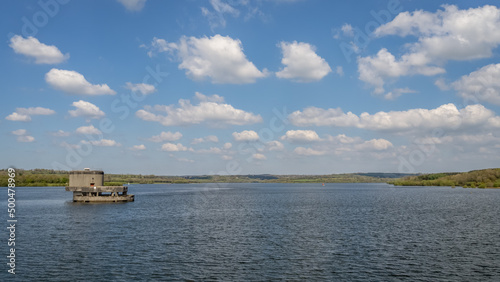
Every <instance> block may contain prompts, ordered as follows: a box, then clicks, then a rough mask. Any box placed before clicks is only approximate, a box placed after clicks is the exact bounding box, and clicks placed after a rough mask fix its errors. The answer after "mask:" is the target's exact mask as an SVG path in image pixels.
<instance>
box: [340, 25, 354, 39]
mask: <svg viewBox="0 0 500 282" xmlns="http://www.w3.org/2000/svg"><path fill="white" fill-rule="evenodd" d="M340 29H341V30H342V33H343V34H344V36H349V37H352V36H354V30H353V28H352V26H351V25H350V24H347V23H346V24H344V25H343V26H342V27H341V28H340Z"/></svg>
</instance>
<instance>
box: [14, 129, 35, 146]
mask: <svg viewBox="0 0 500 282" xmlns="http://www.w3.org/2000/svg"><path fill="white" fill-rule="evenodd" d="M12 134H14V135H16V136H17V141H18V142H26V143H29V142H33V141H35V138H34V137H33V136H29V135H28V132H27V131H26V129H18V130H14V131H12Z"/></svg>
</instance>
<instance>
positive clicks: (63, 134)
mask: <svg viewBox="0 0 500 282" xmlns="http://www.w3.org/2000/svg"><path fill="white" fill-rule="evenodd" d="M51 135H52V136H55V137H68V136H70V135H71V133H69V132H66V131H64V130H60V129H59V130H58V131H56V132H52V133H51Z"/></svg>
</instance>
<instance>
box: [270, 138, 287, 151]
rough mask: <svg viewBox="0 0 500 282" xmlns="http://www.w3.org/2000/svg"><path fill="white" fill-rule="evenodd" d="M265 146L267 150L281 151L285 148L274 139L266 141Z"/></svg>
mask: <svg viewBox="0 0 500 282" xmlns="http://www.w3.org/2000/svg"><path fill="white" fill-rule="evenodd" d="M266 146H267V150H269V151H283V150H284V149H285V146H284V145H283V144H282V143H281V142H280V141H276V140H274V141H269V142H267V143H266Z"/></svg>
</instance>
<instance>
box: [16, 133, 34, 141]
mask: <svg viewBox="0 0 500 282" xmlns="http://www.w3.org/2000/svg"><path fill="white" fill-rule="evenodd" d="M17 141H19V142H26V143H29V142H33V141H35V137H33V136H29V135H22V136H18V137H17Z"/></svg>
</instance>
